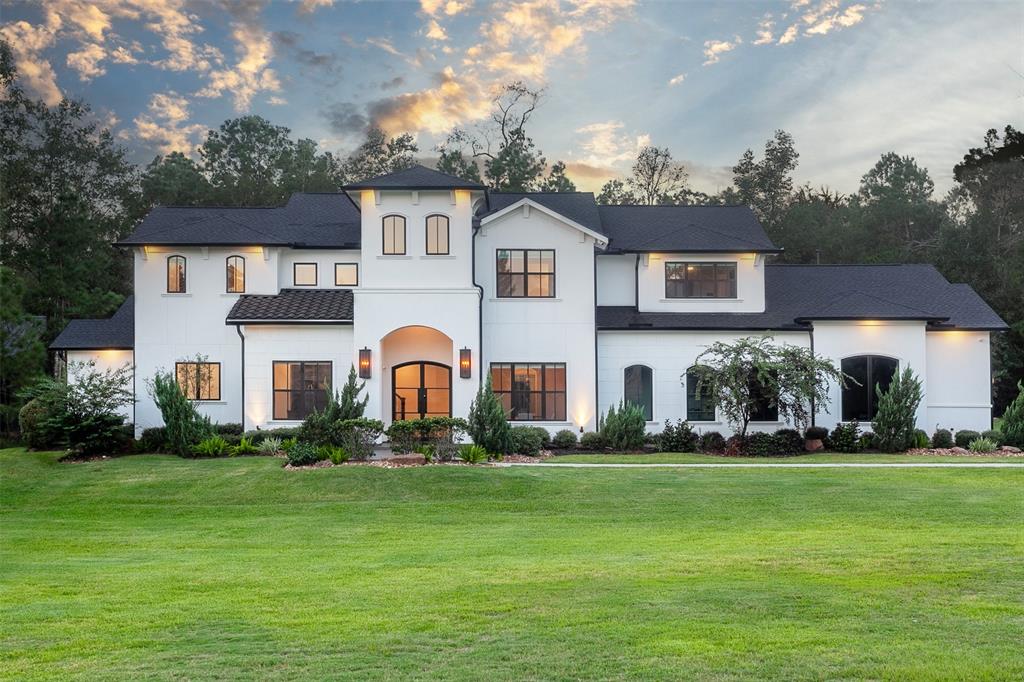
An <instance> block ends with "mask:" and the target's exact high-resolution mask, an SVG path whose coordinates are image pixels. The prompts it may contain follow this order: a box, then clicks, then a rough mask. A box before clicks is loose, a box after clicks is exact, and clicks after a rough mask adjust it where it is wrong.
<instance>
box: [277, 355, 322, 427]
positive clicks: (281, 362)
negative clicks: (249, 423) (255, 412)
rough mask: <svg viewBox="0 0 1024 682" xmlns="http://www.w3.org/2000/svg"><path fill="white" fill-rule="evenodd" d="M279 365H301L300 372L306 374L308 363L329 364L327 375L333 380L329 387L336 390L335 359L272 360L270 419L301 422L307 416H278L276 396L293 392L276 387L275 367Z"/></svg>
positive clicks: (305, 391)
mask: <svg viewBox="0 0 1024 682" xmlns="http://www.w3.org/2000/svg"><path fill="white" fill-rule="evenodd" d="M277 365H298V366H299V373H300V374H305V372H306V365H327V366H328V368H329V369H328V372H327V376H328V377H329V378H330V380H331V385H330V387H329V388H330V390H332V391H333V390H334V361H333V360H272V361H271V362H270V421H274V422H300V421H304V420H305V417H300V418H298V419H291V418H289V417H278V416H277V413H276V412H275V410H276V409H277V401H276V400H275V398H276V397H277V394H278V393H291V392H292V389H290V388H276V387H275V386H274V379H275V372H274V369H275V367H276V366H277ZM302 392H303V393H309V392H310V391H307V390H305V389H303V391H302ZM306 416H309V415H306Z"/></svg>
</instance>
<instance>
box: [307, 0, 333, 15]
mask: <svg viewBox="0 0 1024 682" xmlns="http://www.w3.org/2000/svg"><path fill="white" fill-rule="evenodd" d="M333 5H334V0H301V2H300V3H299V14H310V13H312V12H315V11H316V10H318V9H319V8H321V7H331V6H333Z"/></svg>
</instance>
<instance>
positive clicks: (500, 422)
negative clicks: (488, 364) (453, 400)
mask: <svg viewBox="0 0 1024 682" xmlns="http://www.w3.org/2000/svg"><path fill="white" fill-rule="evenodd" d="M467 431H468V433H469V437H470V438H472V439H473V442H474V443H476V444H477V445H479V446H481V447H482V448H484V449H485V450H487V452H493V453H495V454H499V455H503V454H505V453H508V452H511V451H512V431H511V429H510V427H509V425H508V421H507V420H506V418H505V408H504V407H502V405H501V401H500V400H498V396H496V395H495V394H494V390H493V388H492V387H491V375H490V374H488V375H487V380H486V381H485V382H484V384H483V385H482V386H481V387H480V390H479V391H477V394H476V398H474V399H473V402H472V404H471V405H470V406H469V420H468V424H467Z"/></svg>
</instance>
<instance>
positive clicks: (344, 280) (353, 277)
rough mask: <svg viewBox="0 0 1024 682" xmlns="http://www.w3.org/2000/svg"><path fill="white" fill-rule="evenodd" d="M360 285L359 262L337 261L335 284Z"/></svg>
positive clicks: (344, 285) (342, 285)
mask: <svg viewBox="0 0 1024 682" xmlns="http://www.w3.org/2000/svg"><path fill="white" fill-rule="evenodd" d="M358 285H359V263H335V264H334V286H336V287H354V286H358Z"/></svg>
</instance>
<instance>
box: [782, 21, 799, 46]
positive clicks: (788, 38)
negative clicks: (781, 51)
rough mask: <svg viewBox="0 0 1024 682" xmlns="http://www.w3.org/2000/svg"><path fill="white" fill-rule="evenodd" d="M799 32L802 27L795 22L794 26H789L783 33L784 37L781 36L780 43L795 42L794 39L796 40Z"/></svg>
mask: <svg viewBox="0 0 1024 682" xmlns="http://www.w3.org/2000/svg"><path fill="white" fill-rule="evenodd" d="M799 32H800V28H799V27H798V26H797V25H796V24H793V25H792V26H790V27H789V28H787V29H786V32H785V33H783V34H782V37H780V38H779V45H788V44H789V43H791V42H793V41H794V40H796V37H797V34H798V33H799Z"/></svg>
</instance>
